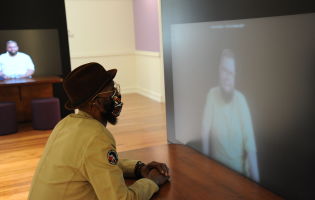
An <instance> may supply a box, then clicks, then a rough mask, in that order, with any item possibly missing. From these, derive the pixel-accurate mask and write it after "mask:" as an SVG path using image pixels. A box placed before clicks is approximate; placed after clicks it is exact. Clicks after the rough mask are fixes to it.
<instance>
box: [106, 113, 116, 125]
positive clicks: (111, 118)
mask: <svg viewBox="0 0 315 200" xmlns="http://www.w3.org/2000/svg"><path fill="white" fill-rule="evenodd" d="M102 118H103V119H104V120H106V121H107V122H109V123H110V124H112V125H116V124H117V122H118V119H117V117H115V116H114V115H113V114H112V112H106V113H102Z"/></svg>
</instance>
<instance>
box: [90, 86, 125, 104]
mask: <svg viewBox="0 0 315 200" xmlns="http://www.w3.org/2000/svg"><path fill="white" fill-rule="evenodd" d="M111 92H114V94H112V95H111V96H110V97H113V96H115V95H116V93H120V85H119V84H118V83H116V82H114V90H110V91H106V92H100V93H97V94H96V95H95V96H94V97H93V98H92V99H91V101H93V100H95V99H96V98H100V97H99V95H100V94H107V93H111Z"/></svg>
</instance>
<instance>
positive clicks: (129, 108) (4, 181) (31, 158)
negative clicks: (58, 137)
mask: <svg viewBox="0 0 315 200" xmlns="http://www.w3.org/2000/svg"><path fill="white" fill-rule="evenodd" d="M123 102H124V107H123V111H122V113H121V116H120V118H119V122H118V124H117V125H116V126H111V125H109V126H108V129H109V130H110V131H111V132H112V134H113V135H114V137H115V139H116V143H117V151H118V152H121V151H128V150H133V149H139V148H143V147H148V146H154V145H160V144H166V143H167V142H166V123H165V106H164V104H162V103H157V102H155V101H152V100H150V99H148V98H145V97H143V96H140V95H137V94H128V95H124V96H123ZM50 133H51V131H36V130H32V128H31V126H30V124H22V125H19V132H18V133H15V134H11V135H6V136H0V200H13V199H14V200H25V199H27V195H28V190H29V187H30V183H31V179H32V176H33V173H34V171H35V168H36V165H37V163H38V160H39V158H40V156H41V154H42V152H43V148H44V146H45V144H46V141H47V138H48V136H49V135H50Z"/></svg>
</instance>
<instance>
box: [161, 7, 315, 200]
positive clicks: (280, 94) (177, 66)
mask: <svg viewBox="0 0 315 200" xmlns="http://www.w3.org/2000/svg"><path fill="white" fill-rule="evenodd" d="M166 19H167V18H166ZM166 19H164V21H165V20H166ZM174 21H176V20H174ZM314 21H315V12H306V13H297V14H294V13H290V14H283V15H277V16H260V17H246V18H244V19H233V18H232V19H229V18H227V20H224V19H223V18H221V19H219V20H209V21H205V20H202V21H194V20H188V21H187V22H185V21H184V20H182V21H181V20H178V21H176V22H174V23H170V22H169V21H168V22H167V23H166V24H167V25H168V27H167V29H166V30H165V33H164V37H165V41H164V54H165V55H164V59H165V63H164V64H165V71H166V73H165V76H166V88H169V89H167V90H168V91H167V92H166V101H167V102H166V103H167V115H168V116H167V122H168V140H169V141H170V142H174V143H182V144H185V145H188V146H190V147H192V148H194V149H196V150H198V151H200V152H201V153H203V154H204V155H206V156H208V157H209V158H211V159H214V160H216V161H217V162H219V163H221V164H223V165H225V166H226V167H228V168H230V169H232V170H234V171H236V172H238V173H240V174H241V175H244V176H246V177H248V178H249V179H251V180H253V181H255V182H257V183H259V184H261V185H262V186H264V187H266V188H268V189H270V190H272V191H273V192H275V193H278V194H280V195H281V196H284V197H285V198H288V199H305V198H306V199H309V198H314V197H315V192H314V191H313V188H314V186H315V185H314V183H313V180H312V178H313V177H314V172H313V169H314V167H315V165H314V161H313V157H314V155H315V146H314V145H313V141H314V139H315V130H314V128H313V126H314V125H313V121H314V116H315V112H314V111H315V109H314V108H315V105H314V102H315V81H314V78H313V77H314V75H315V26H314ZM164 26H165V25H164ZM170 72H171V73H170ZM170 87H171V89H170Z"/></svg>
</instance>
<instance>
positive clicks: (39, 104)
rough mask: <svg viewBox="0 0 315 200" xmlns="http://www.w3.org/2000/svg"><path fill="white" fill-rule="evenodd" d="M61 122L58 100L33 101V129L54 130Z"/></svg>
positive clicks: (43, 99)
mask: <svg viewBox="0 0 315 200" xmlns="http://www.w3.org/2000/svg"><path fill="white" fill-rule="evenodd" d="M59 120H60V103H59V99H58V98H54V97H52V98H42V99H33V100H32V125H33V129H37V130H48V129H53V128H54V127H55V125H56V124H57V123H58V122H59Z"/></svg>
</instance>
